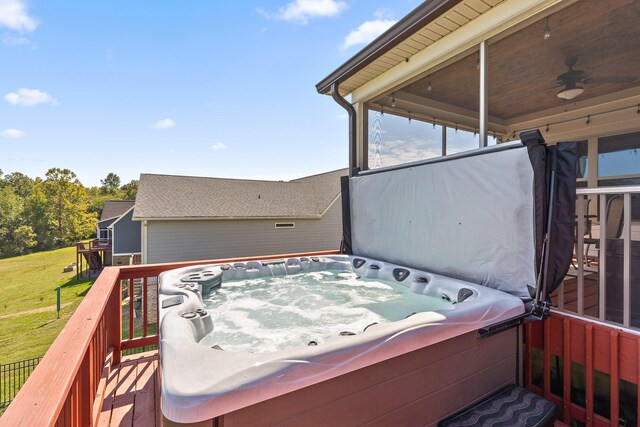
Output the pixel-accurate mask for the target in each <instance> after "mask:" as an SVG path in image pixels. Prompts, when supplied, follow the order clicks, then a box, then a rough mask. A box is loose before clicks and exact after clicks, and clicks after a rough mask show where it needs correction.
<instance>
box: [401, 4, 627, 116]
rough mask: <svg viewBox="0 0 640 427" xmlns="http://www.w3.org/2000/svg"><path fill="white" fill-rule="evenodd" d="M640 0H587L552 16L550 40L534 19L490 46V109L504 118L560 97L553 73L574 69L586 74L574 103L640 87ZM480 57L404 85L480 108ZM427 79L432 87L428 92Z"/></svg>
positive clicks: (543, 107) (456, 103) (429, 96)
mask: <svg viewBox="0 0 640 427" xmlns="http://www.w3.org/2000/svg"><path fill="white" fill-rule="evenodd" d="M639 22H640V1H637V0H636V1H634V0H608V1H606V2H605V1H602V0H584V1H580V2H577V3H575V4H573V5H571V6H569V7H567V8H565V9H562V10H560V11H558V12H556V13H555V14H553V15H551V16H550V17H549V20H548V25H549V28H550V30H551V37H550V38H549V39H548V40H544V39H543V33H544V28H545V23H546V21H545V20H544V19H542V20H540V21H538V22H535V23H533V24H531V25H530V26H528V27H526V28H524V29H523V30H521V31H518V32H516V33H514V34H513V35H510V36H508V37H506V38H504V39H502V40H500V41H498V42H496V43H494V44H490V47H489V114H490V115H491V116H495V117H499V118H501V119H505V120H509V119H513V118H515V117H519V116H522V115H525V114H530V113H535V112H539V111H543V110H547V109H550V108H554V107H562V106H563V105H564V103H565V102H569V103H572V102H573V101H564V100H563V99H561V98H558V96H557V93H558V92H559V91H561V90H562V89H563V87H562V85H558V84H557V83H556V79H557V77H558V76H559V75H560V74H562V73H564V72H566V71H568V67H567V65H566V64H565V61H566V60H567V59H568V58H575V61H576V63H575V66H574V70H584V71H585V74H586V75H587V76H589V77H590V78H591V81H589V82H588V83H586V84H578V86H582V87H583V88H584V93H583V94H581V95H579V96H578V97H577V98H575V100H574V101H583V100H585V99H589V98H594V97H598V96H601V95H605V94H608V93H612V92H617V91H620V90H624V89H629V88H633V87H639V86H640V24H638V23H639ZM477 60H478V54H477V53H472V54H471V55H468V56H467V57H465V58H463V59H461V60H459V61H457V62H455V63H454V64H452V65H450V66H448V67H445V68H443V69H442V70H439V71H437V72H435V73H434V74H433V75H430V76H425V77H424V78H422V79H420V80H418V81H416V82H414V83H412V84H410V85H408V86H406V87H404V88H402V89H401V91H402V92H408V93H411V94H413V95H417V96H420V97H423V98H425V100H435V101H440V102H443V103H446V104H449V105H453V106H456V107H462V108H466V109H470V110H473V111H477V110H478V103H479V96H478V92H479V75H478V73H479V71H478V68H477V66H476V61H477ZM429 82H431V87H432V90H431V91H429V90H428V85H429Z"/></svg>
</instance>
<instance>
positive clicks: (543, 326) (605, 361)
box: [525, 312, 640, 427]
mask: <svg viewBox="0 0 640 427" xmlns="http://www.w3.org/2000/svg"><path fill="white" fill-rule="evenodd" d="M525 343H526V344H525V345H526V359H525V383H526V385H527V388H529V389H530V390H532V391H534V392H536V393H538V394H540V395H543V396H544V397H545V398H547V399H549V400H551V401H552V402H554V403H555V404H556V406H558V408H560V409H561V412H562V421H563V422H564V423H565V424H571V421H572V419H573V420H577V421H579V422H581V423H584V424H585V425H587V426H598V427H599V426H610V425H618V424H619V423H620V425H626V426H629V425H631V424H630V423H629V420H628V419H625V418H624V417H623V418H621V411H620V408H621V406H620V405H621V403H620V402H621V392H622V393H623V394H624V395H625V396H624V397H626V399H622V400H623V401H624V405H626V406H625V408H626V409H627V411H626V412H628V413H629V414H631V416H632V417H633V416H634V415H635V418H636V422H635V423H634V424H633V425H638V426H640V417H638V409H639V408H640V393H638V392H637V391H636V393H635V394H634V393H633V391H632V390H630V388H631V389H633V387H632V386H631V387H629V386H624V385H623V383H622V382H621V380H623V381H625V382H627V383H629V385H636V387H637V386H638V384H639V380H638V378H639V376H640V333H638V332H635V331H633V330H629V329H623V328H618V327H616V326H612V325H609V324H605V323H602V322H598V321H595V320H587V319H584V318H580V317H578V316H575V315H570V314H567V313H560V312H552V313H551V316H550V317H549V318H547V319H546V320H545V321H544V322H536V323H530V324H528V325H527V326H526V339H525ZM536 350H537V351H536ZM560 364H562V368H560ZM540 365H541V366H540ZM554 365H555V366H554ZM582 372H584V374H582ZM552 373H553V374H554V377H555V378H556V381H555V383H556V385H557V387H555V390H553V388H554V387H553V385H554V381H553V380H552ZM607 376H608V385H607ZM582 381H584V382H582ZM603 389H604V391H603ZM636 390H637V389H636ZM599 394H600V396H599ZM603 396H604V399H598V398H599V397H603ZM607 399H608V400H609V402H608V407H607V402H606V400H607ZM630 399H631V400H633V399H635V402H630ZM598 400H600V405H598V406H600V412H601V414H598V413H597V410H596V401H598ZM603 412H604V413H605V414H602V413H603ZM606 412H608V416H606ZM611 420H617V421H618V420H619V421H618V422H613V423H612V421H611Z"/></svg>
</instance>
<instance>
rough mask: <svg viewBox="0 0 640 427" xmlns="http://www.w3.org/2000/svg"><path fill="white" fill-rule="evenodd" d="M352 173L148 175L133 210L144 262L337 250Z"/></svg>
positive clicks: (140, 188) (141, 180)
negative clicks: (281, 177) (285, 177)
mask: <svg viewBox="0 0 640 427" xmlns="http://www.w3.org/2000/svg"><path fill="white" fill-rule="evenodd" d="M346 174H347V170H346V169H341V170H336V171H332V172H327V173H323V174H319V175H313V176H309V177H305V178H300V179H296V180H292V181H288V182H284V181H256V180H244V179H223V178H202V177H191V176H174V175H154V174H142V175H141V176H140V183H139V187H138V195H137V197H136V204H135V207H134V209H133V221H134V222H135V221H140V222H141V224H142V247H141V250H142V262H143V263H159V262H170V261H187V260H205V259H216V258H226V257H242V256H252V255H270V254H278V253H294V252H306V251H321V250H331V249H339V247H340V239H341V236H342V207H341V202H340V177H341V176H343V175H346ZM116 226H117V225H116ZM117 239H118V237H116V241H117Z"/></svg>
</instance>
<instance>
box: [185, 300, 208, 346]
mask: <svg viewBox="0 0 640 427" xmlns="http://www.w3.org/2000/svg"><path fill="white" fill-rule="evenodd" d="M180 317H182V318H183V319H185V320H188V321H189V322H191V323H192V324H193V327H194V329H195V333H196V334H195V335H196V336H195V338H196V341H200V340H201V339H202V338H203V337H204V336H205V335H207V334H209V333H211V332H213V319H211V315H209V313H208V312H207V311H206V310H204V309H201V308H199V309H197V310H196V311H185V312H183V313H180Z"/></svg>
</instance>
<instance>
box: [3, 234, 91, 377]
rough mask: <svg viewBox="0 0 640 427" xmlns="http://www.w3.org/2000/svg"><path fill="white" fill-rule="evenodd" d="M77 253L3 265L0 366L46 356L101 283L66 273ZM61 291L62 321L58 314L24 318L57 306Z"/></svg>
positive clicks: (25, 258) (14, 260) (24, 258)
mask: <svg viewBox="0 0 640 427" xmlns="http://www.w3.org/2000/svg"><path fill="white" fill-rule="evenodd" d="M75 251H76V249H75V247H70V248H63V249H57V250H53V251H46V252H38V253H35V254H29V255H24V256H20V257H14V258H7V259H2V260H0V278H2V280H1V281H0V364H3V363H8V362H13V361H18V360H22V359H27V358H31V357H38V356H42V355H44V353H45V352H46V351H47V349H48V348H49V346H50V345H51V343H52V342H53V341H54V340H55V338H56V336H58V333H60V331H61V330H62V328H63V327H64V325H65V324H66V322H67V320H68V319H69V317H71V314H73V312H74V311H75V309H76V307H77V306H78V304H80V301H82V298H83V297H84V295H85V294H86V293H87V291H88V290H89V288H90V287H91V284H92V283H93V281H94V280H95V279H88V278H85V279H81V280H76V273H75V271H72V272H69V273H63V272H62V269H63V268H64V267H65V266H66V265H68V264H70V263H72V262H75V258H76V255H75ZM58 286H60V287H61V302H62V304H63V308H62V310H61V311H60V319H57V318H56V311H55V309H53V310H49V311H42V312H38V313H23V312H27V311H30V310H36V309H45V308H47V307H51V306H55V304H56V292H55V290H56V287H58ZM65 304H66V305H65ZM17 313H21V314H18V315H14V316H11V317H3V316H6V315H10V314H17Z"/></svg>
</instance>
